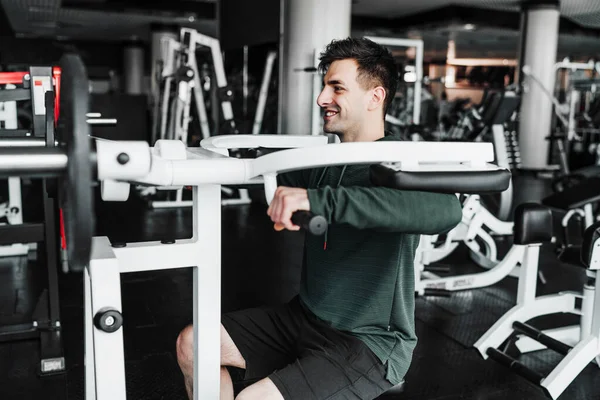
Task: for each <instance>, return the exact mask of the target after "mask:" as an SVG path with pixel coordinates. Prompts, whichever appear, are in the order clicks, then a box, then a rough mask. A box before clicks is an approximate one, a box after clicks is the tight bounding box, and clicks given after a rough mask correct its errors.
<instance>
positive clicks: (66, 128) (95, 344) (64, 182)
mask: <svg viewBox="0 0 600 400" xmlns="http://www.w3.org/2000/svg"><path fill="white" fill-rule="evenodd" d="M61 69H62V71H63V84H62V95H61V105H60V107H61V120H60V121H59V125H58V126H59V129H58V131H57V133H58V136H59V137H60V138H61V139H60V143H62V144H61V145H60V146H55V147H45V148H39V149H31V148H12V149H5V150H3V151H0V155H1V157H0V174H7V173H8V171H10V172H11V173H14V174H16V175H17V176H28V175H43V176H51V177H53V176H61V177H62V179H61V188H60V190H61V192H62V193H64V196H63V197H62V201H63V210H64V214H65V217H64V219H65V230H66V240H67V252H68V255H69V268H70V270H71V271H73V272H80V273H83V275H84V290H85V295H84V298H85V350H86V351H85V363H86V372H85V377H86V388H85V392H86V398H87V399H124V398H125V396H126V390H125V387H126V383H125V367H124V355H123V354H124V352H123V329H121V327H122V326H123V324H124V323H126V320H125V318H124V315H123V313H122V305H121V285H120V276H121V274H122V273H133V272H137V271H143V270H158V269H169V268H180V267H190V268H193V299H194V305H193V319H194V331H193V339H194V398H195V399H218V397H219V387H220V384H219V373H220V352H219V349H220V346H219V343H220V330H219V329H220V317H221V312H220V297H221V293H220V288H221V284H220V268H221V266H220V264H221V259H220V257H221V250H220V248H221V242H220V241H221V235H220V232H221V190H220V188H221V185H230V184H248V183H252V184H263V185H264V187H265V193H266V197H267V200H268V201H269V200H270V199H271V198H272V197H273V195H274V193H275V190H276V186H277V174H278V173H280V172H286V171H292V170H296V169H305V168H313V167H321V166H326V165H342V164H344V165H345V164H353V163H360V164H372V166H371V176H372V179H373V181H374V183H375V184H377V185H384V186H390V187H398V188H402V189H404V190H429V191H440V192H443V193H454V192H456V191H460V192H464V193H470V192H484V193H486V192H490V191H501V190H505V189H506V188H507V187H508V183H509V179H510V174H509V173H508V171H506V170H504V169H502V168H498V167H497V166H495V165H493V164H490V162H491V161H493V159H494V156H493V149H492V146H491V144H486V143H469V144H450V145H449V144H447V143H426V142H418V143H413V142H411V143H403V142H397V143H377V142H372V143H339V144H325V140H326V139H325V138H321V137H316V138H315V137H305V136H302V137H300V138H298V137H293V136H291V137H288V136H278V135H273V136H267V135H248V136H245V135H241V136H240V135H235V136H219V137H214V138H209V139H208V140H207V142H204V143H203V144H202V147H199V148H186V146H185V144H184V143H183V142H181V141H175V140H159V141H157V142H156V143H155V145H154V146H153V147H152V148H150V147H149V145H148V143H146V142H133V141H119V142H111V141H107V140H98V139H96V140H94V141H93V146H92V144H90V140H89V125H88V123H87V119H86V114H87V112H88V110H87V108H88V106H89V93H88V90H87V77H86V72H85V67H84V65H83V63H82V62H81V59H80V58H79V57H77V56H75V55H66V56H64V57H63V58H62V60H61ZM247 140H253V141H254V140H256V142H253V143H243V142H244V141H247ZM299 140H300V141H302V143H300V142H298V141H299ZM307 140H310V142H307ZM294 143H296V146H303V147H297V148H291V149H290V148H289V147H293V144H294ZM306 146H309V147H306ZM232 147H235V148H244V147H280V148H286V149H285V150H281V151H277V152H272V153H270V154H266V155H264V156H261V157H258V158H255V159H239V158H235V157H229V156H228V155H225V153H226V152H227V151H228V149H229V148H232ZM92 149H94V152H92ZM93 153H94V154H95V156H94V157H92V154H93ZM32 159H35V160H36V161H35V162H32V161H31V160H32ZM381 163H384V164H381ZM92 177H97V179H98V180H99V181H100V182H101V187H100V190H101V194H102V197H103V198H104V199H105V200H124V199H126V197H127V195H128V193H129V188H130V185H131V184H142V185H154V186H162V187H173V188H175V187H178V186H192V195H193V202H194V204H193V218H194V223H193V236H192V237H191V238H189V239H182V240H168V239H167V240H163V241H162V242H142V243H126V244H124V243H120V244H117V243H110V241H109V240H108V238H106V237H93V231H94V230H93V227H94V216H93V214H92V211H91V210H92V209H93V207H92V201H93V196H92V194H91V190H90V185H91V182H92ZM297 218H299V219H302V221H299V220H297ZM294 220H295V221H297V222H296V223H297V224H299V225H301V226H303V227H304V228H305V229H307V231H308V232H312V233H313V234H322V233H323V232H324V229H325V228H326V223H327V222H326V221H325V220H324V218H323V217H320V216H315V215H311V213H302V215H300V214H299V215H296V214H295V215H294ZM200 355H201V356H200Z"/></svg>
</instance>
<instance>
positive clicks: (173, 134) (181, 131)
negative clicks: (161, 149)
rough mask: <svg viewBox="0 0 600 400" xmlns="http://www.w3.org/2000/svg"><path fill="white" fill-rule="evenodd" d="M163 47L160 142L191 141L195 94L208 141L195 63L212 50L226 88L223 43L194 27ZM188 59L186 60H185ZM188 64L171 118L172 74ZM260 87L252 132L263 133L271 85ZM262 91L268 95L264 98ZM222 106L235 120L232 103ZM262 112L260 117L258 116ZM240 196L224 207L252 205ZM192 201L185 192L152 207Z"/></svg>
mask: <svg viewBox="0 0 600 400" xmlns="http://www.w3.org/2000/svg"><path fill="white" fill-rule="evenodd" d="M161 44H162V59H163V69H162V72H161V78H162V79H164V89H163V92H162V100H161V120H160V139H170V140H181V141H182V142H183V143H187V142H188V129H189V123H190V120H191V117H190V108H191V104H192V95H193V96H194V100H195V103H196V112H197V115H198V120H199V124H200V130H201V132H202V137H203V138H204V139H207V138H209V137H210V127H209V123H208V114H207V112H206V107H205V104H204V94H203V91H202V83H201V81H200V72H199V70H198V63H197V61H196V51H197V49H198V47H199V46H205V47H207V48H209V49H210V52H211V56H212V65H213V70H214V74H215V78H216V84H217V87H218V88H225V87H227V77H226V75H225V66H224V64H223V55H222V52H221V44H220V42H219V40H218V39H215V38H213V37H210V36H207V35H203V34H201V33H199V32H198V31H196V30H195V29H191V28H182V29H181V31H180V37H179V41H177V40H174V39H172V38H169V37H167V38H163V39H162V41H161ZM182 57H185V61H183V58H182ZM274 59H275V57H274V55H271V54H270V55H269V58H268V59H267V65H266V67H265V68H266V69H265V79H267V78H268V79H270V74H271V72H272V69H273V63H274ZM182 64H185V65H186V66H188V67H189V68H190V69H191V70H192V71H193V74H194V76H193V78H192V79H191V80H190V81H189V82H185V81H181V82H179V84H178V87H177V90H176V95H177V99H176V102H175V104H174V105H173V110H172V114H171V116H170V118H169V117H168V116H169V106H170V104H171V103H170V94H171V85H172V84H173V74H174V73H175V72H176V70H177V67H178V66H180V65H182ZM263 86H264V88H263V87H261V98H259V104H258V105H259V107H260V108H259V110H257V118H260V121H259V122H258V121H255V124H254V127H253V129H258V130H260V127H261V124H262V116H263V115H264V105H265V104H266V91H267V89H268V82H267V83H266V84H265V82H263ZM263 91H264V92H265V94H264V95H263ZM220 103H221V111H222V113H223V118H224V119H225V120H226V121H232V120H233V107H232V105H231V102H230V101H228V100H223V101H221V102H220ZM258 111H260V114H259V113H258ZM222 191H223V192H224V193H226V194H228V195H232V194H233V190H232V189H230V188H226V187H223V188H222ZM238 192H239V197H238V198H235V197H232V198H228V199H223V200H222V202H221V204H222V205H224V206H228V205H241V204H249V203H250V202H251V199H250V196H249V194H248V190H247V189H239V190H238ZM155 193H156V190H154V189H153V188H148V189H145V190H143V191H142V194H143V195H148V194H155ZM192 204H193V200H183V189H182V188H180V189H177V190H176V191H175V198H174V199H169V200H163V201H160V200H152V201H150V206H151V207H152V208H179V207H191V206H192Z"/></svg>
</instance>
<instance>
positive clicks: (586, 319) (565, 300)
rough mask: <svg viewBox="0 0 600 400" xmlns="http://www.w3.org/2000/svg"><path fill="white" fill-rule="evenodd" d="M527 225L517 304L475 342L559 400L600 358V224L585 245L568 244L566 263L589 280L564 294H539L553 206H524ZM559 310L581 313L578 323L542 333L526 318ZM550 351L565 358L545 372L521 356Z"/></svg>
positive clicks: (520, 238)
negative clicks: (599, 289)
mask: <svg viewBox="0 0 600 400" xmlns="http://www.w3.org/2000/svg"><path fill="white" fill-rule="evenodd" d="M518 211H519V212H520V213H521V218H523V219H524V220H525V221H527V222H528V223H527V224H526V226H524V227H523V229H522V230H520V231H519V232H516V233H515V242H516V243H518V244H519V245H528V249H527V258H526V261H527V262H526V263H525V264H523V266H522V267H521V271H520V272H521V275H520V277H519V287H518V295H517V304H516V305H515V306H514V307H513V308H511V309H510V310H509V311H508V312H506V313H505V314H504V315H503V316H502V317H501V318H500V319H499V320H498V321H497V322H496V323H495V324H494V325H493V326H492V327H491V328H490V329H489V330H488V331H487V332H486V333H485V334H484V335H483V336H482V337H481V338H480V339H479V340H478V341H477V342H476V343H475V345H474V347H475V348H476V349H477V350H478V351H479V353H480V354H481V355H482V356H483V357H484V358H491V359H493V360H495V361H497V362H499V363H500V364H503V365H505V366H507V367H509V368H510V369H511V370H513V371H515V372H516V373H517V374H519V375H521V376H523V377H524V378H526V379H528V380H529V381H531V382H533V383H535V384H536V385H539V386H540V387H541V388H542V389H543V390H544V392H545V393H546V394H547V395H548V396H549V397H550V398H552V399H556V398H558V397H559V396H560V395H561V393H563V391H564V390H565V389H566V388H567V387H568V386H569V384H570V383H571V382H572V381H573V380H574V379H575V378H576V377H577V375H578V374H579V373H580V372H581V371H582V370H583V368H585V367H586V366H587V365H588V364H589V363H590V362H593V361H596V363H598V360H600V296H597V293H596V271H597V270H598V268H600V240H599V239H600V224H599V223H595V224H593V225H591V226H590V227H588V229H586V231H585V233H584V235H583V243H582V245H581V247H570V248H567V249H566V250H565V251H563V253H562V254H561V256H560V259H561V261H563V262H566V263H569V264H571V265H574V266H577V267H580V268H585V270H586V275H587V276H588V282H587V283H586V284H585V285H584V287H583V289H582V291H580V292H571V291H568V292H566V291H565V292H559V293H555V294H549V295H544V296H537V297H536V282H537V269H538V261H539V260H538V257H539V246H540V245H541V244H542V243H544V242H548V241H549V240H551V238H552V215H551V212H550V210H549V209H548V208H546V207H543V206H540V205H535V204H528V205H524V206H523V207H522V208H521V210H518ZM555 313H569V314H574V315H580V316H581V318H580V322H579V324H576V325H572V326H563V327H559V328H553V329H548V330H544V331H540V330H538V329H536V328H535V327H533V326H532V325H530V324H528V323H527V322H528V321H529V320H531V319H533V318H535V317H539V316H542V315H549V314H555ZM542 349H551V350H553V351H555V352H557V353H559V354H562V355H563V356H565V357H564V358H563V359H562V360H561V361H560V362H559V363H558V365H556V366H555V367H554V369H553V370H552V371H551V372H550V373H549V374H548V375H546V376H544V375H542V374H541V373H539V372H537V371H535V370H534V369H531V368H529V367H527V366H526V365H525V364H523V363H522V362H520V361H519V360H517V357H518V355H520V354H524V353H528V352H532V351H537V350H542Z"/></svg>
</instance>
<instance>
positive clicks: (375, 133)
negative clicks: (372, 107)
mask: <svg viewBox="0 0 600 400" xmlns="http://www.w3.org/2000/svg"><path fill="white" fill-rule="evenodd" d="M384 136H385V125H384V122H383V120H381V119H378V120H377V121H376V122H375V121H372V122H370V123H366V124H364V125H363V126H362V128H359V129H357V130H356V131H355V132H348V133H345V134H343V135H341V136H340V140H341V141H342V142H344V143H349V142H374V141H376V140H379V139H381V138H382V137H384Z"/></svg>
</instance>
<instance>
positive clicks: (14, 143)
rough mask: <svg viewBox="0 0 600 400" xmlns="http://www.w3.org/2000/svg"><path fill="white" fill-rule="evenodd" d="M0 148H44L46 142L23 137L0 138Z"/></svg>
mask: <svg viewBox="0 0 600 400" xmlns="http://www.w3.org/2000/svg"><path fill="white" fill-rule="evenodd" d="M0 147H46V140H45V139H40V138H25V137H8V138H3V137H1V136H0ZM13 151H14V150H13Z"/></svg>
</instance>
